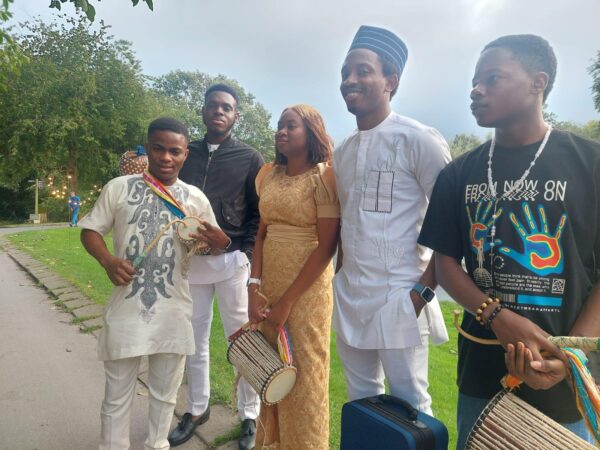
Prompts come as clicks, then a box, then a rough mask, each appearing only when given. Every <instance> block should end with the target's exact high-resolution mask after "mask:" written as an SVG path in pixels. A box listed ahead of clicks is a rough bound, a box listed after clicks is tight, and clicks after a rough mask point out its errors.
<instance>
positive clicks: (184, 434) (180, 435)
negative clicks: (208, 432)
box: [168, 406, 210, 447]
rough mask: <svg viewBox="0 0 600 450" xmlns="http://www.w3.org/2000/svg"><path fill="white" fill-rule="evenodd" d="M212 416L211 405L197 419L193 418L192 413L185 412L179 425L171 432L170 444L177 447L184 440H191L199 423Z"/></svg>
mask: <svg viewBox="0 0 600 450" xmlns="http://www.w3.org/2000/svg"><path fill="white" fill-rule="evenodd" d="M209 417H210V406H209V407H208V408H206V411H205V412H204V414H202V415H201V416H200V417H198V418H197V419H196V420H192V415H191V414H190V413H185V414H184V415H183V417H182V418H181V420H180V421H179V423H178V424H177V426H176V427H175V428H173V429H172V430H171V432H170V433H169V437H168V439H169V444H170V445H171V447H177V446H178V445H181V444H183V443H184V442H187V441H189V440H190V439H191V438H192V436H193V435H194V430H195V429H196V427H197V426H198V425H202V424H203V423H205V422H206V421H207V420H208V418H209Z"/></svg>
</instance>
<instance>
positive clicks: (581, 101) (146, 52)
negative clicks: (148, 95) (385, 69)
mask: <svg viewBox="0 0 600 450" xmlns="http://www.w3.org/2000/svg"><path fill="white" fill-rule="evenodd" d="M90 2H91V3H92V4H94V5H95V6H96V10H97V17H96V20H97V21H98V20H100V19H103V20H104V21H105V22H106V24H109V25H111V26H112V34H113V35H114V36H115V37H116V38H118V39H125V40H127V41H130V42H131V43H132V44H133V49H134V50H135V52H136V54H137V57H138V59H140V60H141V62H142V67H143V70H144V73H145V74H147V75H162V74H165V73H167V72H169V71H171V70H176V69H182V70H190V71H193V70H199V71H202V72H207V73H209V74H212V75H216V74H219V73H222V74H224V75H227V76H229V77H231V78H234V79H236V80H238V81H239V82H240V83H241V85H242V86H244V88H245V89H246V90H248V91H250V92H252V93H253V94H254V95H255V96H256V97H257V99H258V101H260V102H261V103H262V104H263V105H264V106H265V107H266V108H267V109H268V110H269V111H270V112H271V113H272V116H273V117H272V124H275V123H276V122H277V119H278V117H279V114H280V112H281V110H282V109H283V108H284V107H286V106H287V105H291V104H294V103H309V104H311V105H313V106H315V107H316V108H317V109H318V110H319V111H320V112H321V113H322V114H323V116H324V118H325V123H326V125H327V128H328V131H329V133H330V134H331V136H332V137H333V138H334V139H335V140H339V139H341V138H343V137H344V136H345V135H346V134H347V133H349V132H350V131H352V130H353V129H354V128H355V122H354V118H353V116H351V115H350V114H349V113H348V112H347V110H346V108H345V104H344V102H343V100H342V97H341V95H340V93H339V82H340V67H341V63H342V61H343V59H344V56H345V54H346V51H347V49H348V46H349V45H350V42H351V40H352V37H353V36H354V33H355V32H356V30H357V29H358V27H359V26H360V25H361V24H368V25H375V26H382V27H385V28H388V29H390V30H392V31H394V32H395V33H396V34H398V35H399V36H400V37H401V38H402V39H403V40H404V41H405V42H406V44H407V45H408V49H409V58H408V63H407V65H406V68H405V70H404V74H403V76H402V80H401V82H400V89H399V91H398V94H396V97H395V98H394V100H393V102H392V107H393V109H394V110H395V111H397V112H399V113H400V114H404V115H407V116H411V117H414V118H416V119H417V120H420V121H422V122H424V123H426V124H428V125H431V126H433V127H435V128H438V129H439V130H440V131H441V132H442V133H443V134H444V136H446V138H447V139H448V140H449V139H451V138H452V137H453V136H454V135H455V134H457V133H476V134H479V135H481V136H484V135H485V134H486V132H487V130H482V129H479V128H478V127H477V124H476V123H475V121H474V119H473V117H472V116H471V114H470V110H469V91H470V84H471V78H472V76H473V70H474V66H475V63H476V61H477V58H478V54H479V52H480V51H481V49H482V48H483V46H484V45H485V44H486V43H488V42H489V41H491V40H493V39H495V38H496V37H498V36H501V35H505V34H515V33H534V34H539V35H541V36H543V37H544V38H546V39H548V40H549V41H550V43H551V44H552V46H553V47H554V49H555V51H556V54H557V57H558V76H557V80H556V84H555V87H554V90H553V92H552V93H551V94H550V97H549V101H548V109H549V110H550V111H552V112H554V113H555V114H557V116H558V118H559V119H560V120H571V121H574V122H579V123H584V122H587V121H588V120H592V119H595V120H597V119H598V118H599V114H598V113H597V112H596V111H595V110H594V107H593V102H592V95H591V91H590V86H591V84H592V81H591V77H590V75H589V74H588V71H587V68H588V67H589V66H590V64H591V62H592V60H593V59H594V58H595V57H596V55H597V52H598V50H600V26H599V19H600V0H571V1H567V0H368V1H367V0H363V1H356V0H291V1H290V0H218V1H216V0H212V1H211V0H154V12H151V11H150V10H148V8H147V7H146V5H145V4H142V3H141V2H140V4H139V5H138V6H136V7H135V8H134V7H132V6H131V1H130V0H102V2H100V3H98V2H97V1H96V0H90ZM49 3H50V1H49V0H15V3H14V4H13V5H12V6H11V9H12V11H13V12H14V14H15V19H16V20H26V19H30V18H32V17H35V16H37V15H40V16H42V17H43V18H44V19H45V20H46V19H48V20H49V19H50V18H51V17H53V16H55V15H56V12H55V11H56V10H50V9H49V8H48V7H47V5H48V4H49ZM63 8H64V9H65V10H67V11H69V12H72V11H73V7H72V6H71V4H64V5H63Z"/></svg>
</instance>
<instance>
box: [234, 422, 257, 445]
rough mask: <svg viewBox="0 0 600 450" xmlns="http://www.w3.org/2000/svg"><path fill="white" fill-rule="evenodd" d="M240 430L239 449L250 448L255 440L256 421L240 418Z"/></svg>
mask: <svg viewBox="0 0 600 450" xmlns="http://www.w3.org/2000/svg"><path fill="white" fill-rule="evenodd" d="M241 428H242V430H241V431H240V440H239V441H238V443H239V449H240V450H252V449H253V448H254V443H255V441H256V421H255V420H254V419H244V420H242V427H241Z"/></svg>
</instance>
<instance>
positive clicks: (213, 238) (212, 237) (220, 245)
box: [190, 220, 231, 252]
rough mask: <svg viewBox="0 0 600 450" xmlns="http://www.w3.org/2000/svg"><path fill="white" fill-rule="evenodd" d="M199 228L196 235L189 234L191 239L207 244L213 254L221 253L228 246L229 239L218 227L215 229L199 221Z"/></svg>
mask: <svg viewBox="0 0 600 450" xmlns="http://www.w3.org/2000/svg"><path fill="white" fill-rule="evenodd" d="M200 223H201V224H202V227H203V228H204V229H202V228H201V227H198V232H197V233H190V237H191V238H192V239H196V240H201V241H204V242H206V243H207V244H208V246H209V247H210V248H211V249H212V250H213V252H222V251H223V250H224V249H225V248H226V247H227V246H229V244H230V243H231V239H229V237H228V236H227V235H226V234H225V233H224V232H223V230H221V229H220V228H219V227H215V226H213V225H211V224H210V223H208V222H205V221H204V220H201V221H200Z"/></svg>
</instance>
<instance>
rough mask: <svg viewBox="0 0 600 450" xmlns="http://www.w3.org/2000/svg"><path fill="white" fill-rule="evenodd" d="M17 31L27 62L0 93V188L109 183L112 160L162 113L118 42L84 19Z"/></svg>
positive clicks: (125, 47)
mask: <svg viewBox="0 0 600 450" xmlns="http://www.w3.org/2000/svg"><path fill="white" fill-rule="evenodd" d="M64 19H65V23H64V24H62V25H58V24H56V23H50V24H45V23H43V22H42V21H41V20H39V19H37V20H34V21H32V22H26V23H24V24H23V29H24V31H23V33H22V35H21V36H19V37H18V40H19V43H20V46H21V48H22V49H23V51H24V52H25V54H26V55H27V56H28V57H29V61H28V62H27V63H26V64H23V65H22V67H21V71H20V73H19V74H13V75H12V76H11V78H10V89H8V90H6V91H5V92H0V114H1V115H2V117H3V119H4V120H3V122H4V125H3V127H1V129H0V156H1V157H2V159H3V164H2V165H1V166H0V184H2V185H4V186H7V187H14V186H16V185H17V184H18V183H19V181H20V180H21V179H22V178H24V177H25V176H33V177H34V178H40V179H44V178H46V176H51V175H53V174H55V173H56V172H68V173H69V174H71V176H72V177H73V180H72V183H73V184H72V186H73V187H77V186H78V182H79V181H80V178H81V179H82V180H81V181H83V182H84V183H85V182H86V181H87V182H90V183H94V182H105V181H107V180H108V179H110V178H111V177H113V176H115V175H116V172H115V171H116V168H115V167H116V163H115V162H116V160H117V156H116V153H119V152H122V151H124V150H126V149H128V148H133V146H134V145H135V144H136V143H140V142H142V141H143V139H144V136H145V129H146V126H147V124H148V122H149V121H150V120H151V119H152V118H154V117H156V116H157V115H159V113H160V112H161V110H162V107H161V99H160V97H158V96H157V95H155V94H153V93H149V92H148V89H147V87H146V85H145V78H144V76H143V75H142V74H141V70H140V64H139V62H138V61H137V60H136V59H135V56H134V54H133V52H132V50H131V48H130V44H129V43H127V42H125V41H117V40H114V39H113V38H112V36H110V35H108V30H107V29H108V27H107V26H105V25H104V24H103V23H101V24H100V26H98V27H95V28H92V25H91V24H90V23H89V22H88V21H87V20H85V19H84V18H81V17H78V18H64Z"/></svg>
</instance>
